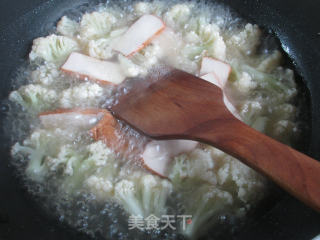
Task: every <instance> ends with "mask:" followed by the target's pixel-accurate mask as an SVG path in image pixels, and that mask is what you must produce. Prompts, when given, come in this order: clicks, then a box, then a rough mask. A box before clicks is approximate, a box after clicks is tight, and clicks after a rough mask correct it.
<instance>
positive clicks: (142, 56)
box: [130, 44, 163, 69]
mask: <svg viewBox="0 0 320 240" xmlns="http://www.w3.org/2000/svg"><path fill="white" fill-rule="evenodd" d="M162 53H163V52H162V50H161V48H160V47H159V45H157V44H150V45H149V46H147V47H145V48H144V49H142V50H141V51H139V52H138V53H136V54H134V55H133V56H132V57H131V58H130V59H131V61H132V62H133V63H135V64H137V65H139V66H140V67H142V68H145V69H149V68H151V67H152V66H154V65H156V64H157V63H158V62H159V59H160V58H161V57H162Z"/></svg>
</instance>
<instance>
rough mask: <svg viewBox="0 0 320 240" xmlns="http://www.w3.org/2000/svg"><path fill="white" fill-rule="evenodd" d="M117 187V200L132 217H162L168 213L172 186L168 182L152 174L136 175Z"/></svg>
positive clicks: (121, 182) (119, 183) (122, 181)
mask: <svg viewBox="0 0 320 240" xmlns="http://www.w3.org/2000/svg"><path fill="white" fill-rule="evenodd" d="M135 176H136V177H135V178H133V177H131V178H129V179H128V180H127V179H124V180H121V181H120V182H118V183H117V184H116V185H115V199H116V201H117V202H118V203H119V204H120V205H122V206H123V208H124V209H125V210H126V211H127V212H128V213H129V214H132V215H135V216H142V217H147V216H149V215H151V214H153V215H155V216H157V217H161V215H163V214H165V213H166V211H167V210H166V200H167V198H168V196H169V195H170V194H171V191H172V185H171V183H170V182H169V181H167V180H162V179H160V178H159V177H156V176H153V175H151V174H136V175H135Z"/></svg>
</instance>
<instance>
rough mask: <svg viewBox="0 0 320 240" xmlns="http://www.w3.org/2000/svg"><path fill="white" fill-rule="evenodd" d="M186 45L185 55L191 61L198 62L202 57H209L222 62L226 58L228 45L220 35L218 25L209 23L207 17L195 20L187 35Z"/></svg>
mask: <svg viewBox="0 0 320 240" xmlns="http://www.w3.org/2000/svg"><path fill="white" fill-rule="evenodd" d="M186 41H187V42H188V44H186V46H185V48H184V50H183V54H184V55H185V56H186V57H188V58H189V59H192V60H196V59H199V58H200V56H202V55H204V54H205V55H208V56H210V57H214V58H217V59H220V60H225V58H226V44H225V42H224V40H223V37H222V36H221V35H220V28H219V26H218V25H216V24H212V23H208V20H207V19H206V18H205V17H200V18H196V19H194V20H193V21H192V22H191V24H190V26H188V32H187V34H186Z"/></svg>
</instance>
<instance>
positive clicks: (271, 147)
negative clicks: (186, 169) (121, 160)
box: [111, 68, 320, 211]
mask: <svg viewBox="0 0 320 240" xmlns="http://www.w3.org/2000/svg"><path fill="white" fill-rule="evenodd" d="M111 111H112V112H113V114H114V115H115V116H116V117H117V118H119V119H121V120H123V121H125V122H127V123H128V124H129V125H131V126H132V127H133V128H135V129H137V130H138V131H140V132H142V133H144V134H145V135H148V136H150V137H152V138H155V139H190V140H196V141H200V142H204V143H207V144H210V145H212V146H214V147H216V148H219V149H221V150H222V151H224V152H226V153H228V154H230V155H232V156H234V157H235V158H237V159H239V160H240V161H242V162H243V163H245V164H247V165H248V166H250V167H252V168H254V169H256V170H257V171H259V172H260V173H263V174H264V175H266V176H268V177H269V178H270V179H272V180H273V181H274V182H276V183H277V184H278V185H280V186H281V187H282V188H284V189H285V190H286V191H288V192H289V193H291V194H292V195H294V196H295V197H297V198H298V199H300V200H301V201H303V202H304V203H306V204H308V205H309V206H311V207H313V208H314V209H316V210H317V211H320V163H319V162H318V161H316V160H314V159H312V158H310V157H308V156H306V155H304V154H302V153H300V152H298V151H296V150H294V149H292V148H290V147H288V146H286V145H284V144H282V143H279V142H277V141H275V140H273V139H272V138H270V137H268V136H266V135H264V134H262V133H260V132H258V131H256V130H254V129H253V128H251V127H249V126H248V125H246V124H244V123H242V122H241V121H239V120H238V119H236V118H235V117H234V116H233V115H232V114H231V113H230V112H229V111H228V110H227V108H226V107H225V105H224V103H223V93H222V91H221V89H219V88H218V87H216V86H214V85H213V84H211V83H209V82H207V81H204V80H202V79H200V78H198V77H195V76H193V75H191V74H188V73H186V72H183V71H180V70H177V69H169V70H167V69H161V68H160V69H158V70H157V71H155V72H153V73H152V74H150V76H149V77H148V81H147V83H146V82H145V81H136V82H135V83H134V84H133V86H132V89H131V90H130V91H129V93H128V94H125V95H123V96H121V97H119V99H118V101H117V103H116V104H115V105H113V106H112V107H111Z"/></svg>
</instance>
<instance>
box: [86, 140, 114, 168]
mask: <svg viewBox="0 0 320 240" xmlns="http://www.w3.org/2000/svg"><path fill="white" fill-rule="evenodd" d="M87 150H88V151H89V157H88V160H89V161H92V162H93V164H94V165H95V166H96V167H102V166H106V165H107V164H108V163H110V162H112V161H114V160H115V158H114V153H113V151H111V149H109V148H108V147H107V146H106V145H105V144H104V143H103V142H102V141H98V142H95V143H92V144H90V145H89V146H88V147H87ZM114 167H117V164H115V165H114Z"/></svg>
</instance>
